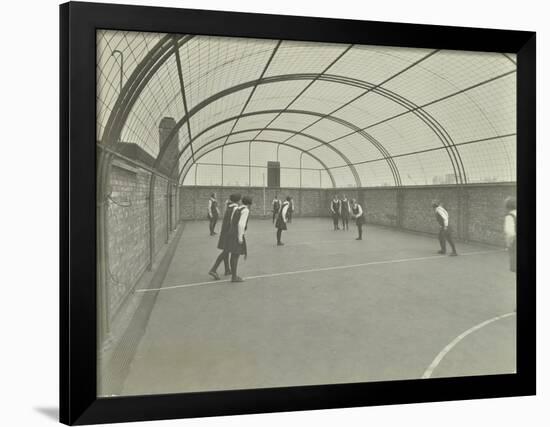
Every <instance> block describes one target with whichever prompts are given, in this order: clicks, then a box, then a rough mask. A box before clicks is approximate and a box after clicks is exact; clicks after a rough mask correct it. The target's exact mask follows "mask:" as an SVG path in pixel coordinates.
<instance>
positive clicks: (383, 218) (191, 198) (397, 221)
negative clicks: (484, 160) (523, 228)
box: [180, 183, 516, 246]
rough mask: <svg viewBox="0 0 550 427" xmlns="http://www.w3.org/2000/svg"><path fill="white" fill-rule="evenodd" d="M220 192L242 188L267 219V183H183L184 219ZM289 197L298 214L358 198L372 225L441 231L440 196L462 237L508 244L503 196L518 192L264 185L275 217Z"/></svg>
mask: <svg viewBox="0 0 550 427" xmlns="http://www.w3.org/2000/svg"><path fill="white" fill-rule="evenodd" d="M213 192H214V193H217V198H218V200H219V201H220V203H221V204H223V202H224V201H225V200H226V199H227V198H228V197H229V194H231V193H234V192H238V193H241V194H243V195H245V194H247V195H250V196H252V198H253V203H254V204H253V206H252V210H251V214H252V218H261V217H264V189H263V188H262V187H206V186H189V187H181V195H180V219H181V220H197V219H204V218H205V217H206V206H207V205H208V198H209V197H210V194H211V193H213ZM275 194H278V195H279V197H286V196H287V195H290V196H292V197H293V198H294V201H295V216H297V217H326V216H329V204H330V200H331V199H332V197H333V195H334V194H337V195H341V194H346V196H347V198H348V199H352V198H357V199H358V200H359V201H360V202H361V203H362V205H363V207H364V208H366V209H365V210H366V219H367V223H370V224H379V225H384V226H390V227H397V228H400V229H404V230H409V231H415V232H422V233H431V234H435V233H437V232H438V225H437V222H436V220H435V216H434V213H433V210H432V208H431V202H432V200H434V199H437V200H439V201H440V202H441V204H442V205H443V206H444V207H445V208H446V209H447V211H448V212H449V216H450V224H451V227H452V228H453V229H454V232H455V236H456V237H457V239H459V240H463V241H471V242H479V243H488V244H493V245H499V246H501V245H503V242H504V241H503V236H502V223H503V218H504V214H505V212H504V207H503V206H504V200H505V199H506V197H508V196H514V195H515V194H516V185H515V184H513V183H502V184H470V185H461V186H460V185H440V186H418V187H402V188H399V189H398V188H389V187H373V188H361V189H358V190H357V189H349V188H345V189H299V188H281V189H270V188H266V189H265V216H267V217H268V216H270V215H271V201H272V200H273V197H274V196H275Z"/></svg>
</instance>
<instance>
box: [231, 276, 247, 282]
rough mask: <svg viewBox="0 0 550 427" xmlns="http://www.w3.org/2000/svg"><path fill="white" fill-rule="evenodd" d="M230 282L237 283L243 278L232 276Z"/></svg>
mask: <svg viewBox="0 0 550 427" xmlns="http://www.w3.org/2000/svg"><path fill="white" fill-rule="evenodd" d="M231 282H233V283H238V282H244V280H243V279H242V278H241V277H239V276H237V277H234V278H232V279H231Z"/></svg>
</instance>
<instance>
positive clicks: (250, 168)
mask: <svg viewBox="0 0 550 427" xmlns="http://www.w3.org/2000/svg"><path fill="white" fill-rule="evenodd" d="M251 149H252V141H248V186H249V187H252V167H251V161H250V151H251Z"/></svg>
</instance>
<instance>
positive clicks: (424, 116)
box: [159, 74, 461, 186]
mask: <svg viewBox="0 0 550 427" xmlns="http://www.w3.org/2000/svg"><path fill="white" fill-rule="evenodd" d="M313 78H318V79H319V80H323V81H325V80H326V81H330V82H333V83H340V84H347V85H350V86H356V87H363V88H369V87H371V88H372V87H374V86H375V85H373V84H371V83H368V82H364V81H362V80H357V79H352V78H348V77H345V76H335V75H323V76H321V77H319V75H318V74H286V75H281V76H270V77H266V78H263V79H261V80H252V81H248V82H243V83H241V84H239V85H235V86H233V87H231V88H227V89H224V90H222V91H220V92H218V93H216V94H214V95H212V96H211V97H209V98H207V99H205V100H203V101H202V102H200V103H199V104H197V105H196V106H195V107H193V108H192V109H191V110H190V112H189V115H187V116H184V117H182V118H181V119H180V120H179V121H178V122H177V123H176V126H175V127H174V129H173V130H172V133H171V135H169V138H171V137H173V136H174V135H175V133H176V132H177V131H178V130H179V128H181V126H183V124H184V123H185V121H186V120H189V119H190V118H191V117H192V116H193V115H194V114H196V113H197V112H198V111H200V110H202V109H203V108H205V107H206V106H207V105H209V104H211V103H213V102H215V101H217V100H218V99H221V98H223V97H225V96H227V95H230V94H232V93H234V92H237V91H240V90H243V89H246V88H249V87H251V86H256V85H260V84H269V83H276V82H282V81H291V80H309V79H313ZM373 92H374V93H376V94H378V95H380V96H384V97H386V98H388V99H390V100H391V101H393V102H396V103H398V104H400V105H401V106H403V107H404V108H406V111H405V112H403V113H401V114H399V115H396V116H393V117H390V118H389V119H388V120H391V119H393V118H396V117H398V116H401V115H404V114H408V113H413V114H415V115H416V116H417V117H418V118H419V119H420V120H422V121H423V122H424V123H425V124H426V125H427V126H428V127H429V128H430V129H431V130H432V131H433V132H434V133H435V135H436V137H437V138H438V139H439V140H440V141H441V143H442V144H443V146H444V147H445V149H446V150H447V153H448V157H449V160H450V162H451V165H452V167H453V170H455V175H456V176H457V182H461V180H460V178H459V173H458V172H457V170H458V168H459V166H458V165H457V160H456V158H457V156H459V154H457V153H456V152H453V151H454V150H453V144H452V142H449V141H448V140H447V139H446V138H445V133H444V132H442V131H441V129H444V127H443V126H442V125H441V124H440V123H439V122H437V120H435V119H434V118H433V117H432V116H431V115H429V114H428V113H426V112H425V111H423V110H422V106H416V105H414V104H413V103H412V102H411V101H409V100H407V99H406V98H404V97H402V96H400V95H397V94H395V93H393V92H391V94H392V96H391V97H389V96H388V93H389V92H390V91H388V90H387V89H381V88H375V89H373ZM451 96H452V95H451ZM396 97H398V98H399V100H401V101H398V100H397V99H396ZM412 105H414V107H413V106H412ZM437 129H439V131H438V130H437ZM361 132H365V129H363V130H362V131H361ZM330 142H333V141H330ZM381 145H382V144H381ZM384 151H385V150H383V151H381V154H382V156H383V157H384V158H385V160H386V162H388V164H389V165H390V168H392V169H393V170H394V171H398V169H397V166H396V165H391V163H390V162H391V161H392V158H391V156H390V155H389V154H388V153H387V152H384ZM163 155H164V150H163V149H161V150H160V152H159V157H162V156H163ZM392 173H393V171H392ZM394 176H395V175H394ZM396 185H397V186H398V185H399V183H398V182H396Z"/></svg>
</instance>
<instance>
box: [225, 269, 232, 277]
mask: <svg viewBox="0 0 550 427" xmlns="http://www.w3.org/2000/svg"><path fill="white" fill-rule="evenodd" d="M231 274H233V273H231V270H227V271H226V272H225V273H223V275H224V276H231Z"/></svg>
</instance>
